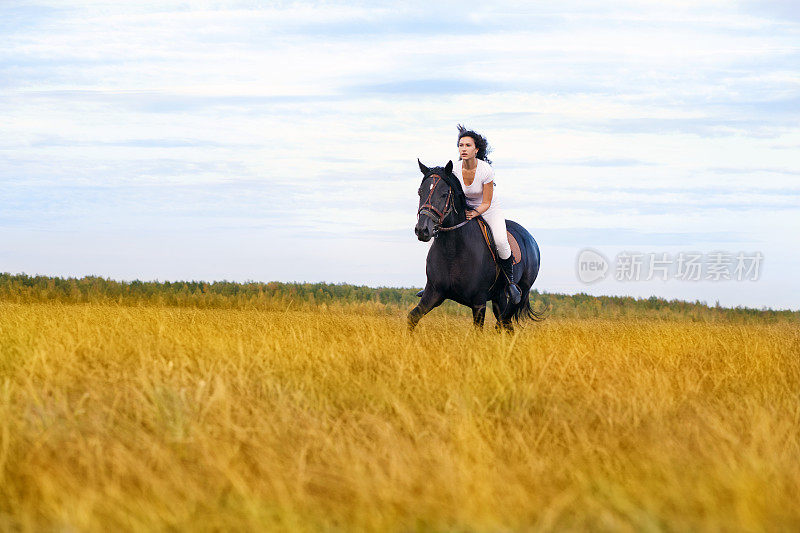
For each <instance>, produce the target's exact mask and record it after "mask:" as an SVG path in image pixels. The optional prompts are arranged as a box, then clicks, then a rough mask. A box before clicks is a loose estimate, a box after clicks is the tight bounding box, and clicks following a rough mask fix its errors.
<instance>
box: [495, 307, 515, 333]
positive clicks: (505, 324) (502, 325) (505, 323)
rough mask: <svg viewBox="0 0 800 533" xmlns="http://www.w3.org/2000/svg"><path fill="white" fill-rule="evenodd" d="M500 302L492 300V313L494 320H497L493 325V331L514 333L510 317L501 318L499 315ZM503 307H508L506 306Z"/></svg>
mask: <svg viewBox="0 0 800 533" xmlns="http://www.w3.org/2000/svg"><path fill="white" fill-rule="evenodd" d="M500 307H501V302H500V301H498V300H492V313H494V318H495V320H497V323H496V324H495V325H494V329H496V330H497V331H498V332H500V331H503V330H504V329H505V330H506V331H514V324H513V323H512V322H511V317H510V316H507V317H506V316H503V315H502V314H501V313H500ZM505 307H508V305H506V306H505Z"/></svg>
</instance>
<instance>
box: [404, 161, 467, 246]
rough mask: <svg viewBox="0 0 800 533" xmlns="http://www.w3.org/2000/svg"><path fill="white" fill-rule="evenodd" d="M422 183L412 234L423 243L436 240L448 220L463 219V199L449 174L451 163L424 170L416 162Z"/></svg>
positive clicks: (464, 202) (453, 176) (450, 173)
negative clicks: (432, 239) (434, 238)
mask: <svg viewBox="0 0 800 533" xmlns="http://www.w3.org/2000/svg"><path fill="white" fill-rule="evenodd" d="M417 163H419V169H420V170H421V171H422V174H423V176H424V177H423V178H422V183H421V184H420V186H419V208H418V209H417V225H416V226H415V227H414V233H416V234H417V238H418V239H419V240H421V241H423V242H428V241H429V240H431V238H432V237H436V234H437V233H438V232H439V228H441V227H442V225H443V224H444V221H445V219H447V218H448V217H456V218H457V219H458V218H461V219H463V218H464V212H465V208H466V197H465V196H464V191H463V190H462V189H461V184H460V183H459V182H458V178H456V176H455V175H454V174H453V162H452V161H449V162H448V163H447V165H445V166H444V168H442V167H433V168H428V167H426V166H425V165H423V164H422V163H421V162H420V161H419V159H417Z"/></svg>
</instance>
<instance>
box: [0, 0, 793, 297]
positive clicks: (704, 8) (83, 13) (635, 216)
mask: <svg viewBox="0 0 800 533" xmlns="http://www.w3.org/2000/svg"><path fill="white" fill-rule="evenodd" d="M128 4H130V5H126V4H124V3H118V2H80V3H71V2H34V3H11V2H3V3H0V36H2V41H3V47H1V48H0V117H2V120H0V184H1V185H2V186H0V271H8V272H26V273H29V274H37V273H39V274H47V275H61V276H83V275H89V274H94V275H101V276H105V277H112V278H115V279H136V278H139V279H159V280H178V279H206V280H212V279H228V280H239V281H244V280H248V279H252V280H259V281H269V280H280V281H328V282H350V283H357V284H369V285H390V286H421V285H423V284H424V261H425V254H426V253H427V249H428V245H427V244H423V243H420V242H418V241H417V240H416V238H415V237H414V234H413V225H414V223H415V213H416V202H417V198H416V190H417V186H418V182H419V178H420V175H419V170H418V169H417V165H416V158H417V157H419V158H420V159H421V160H422V161H423V162H425V163H426V164H428V165H436V164H444V163H446V162H447V161H448V160H449V159H455V158H457V157H458V156H457V153H456V150H455V144H456V132H457V130H456V124H457V123H459V122H461V123H465V124H467V125H468V126H470V127H472V128H474V129H476V130H478V131H481V132H483V133H484V134H485V135H486V136H487V137H488V138H489V141H490V143H491V144H492V146H493V147H494V151H493V153H492V154H491V158H492V160H493V161H494V164H493V166H494V169H495V174H496V184H497V189H496V194H497V195H498V198H499V199H501V200H502V203H503V205H504V207H505V209H506V212H507V215H506V216H507V218H509V219H512V220H516V221H518V222H520V223H522V224H523V225H524V226H526V227H527V228H528V229H529V231H530V232H531V233H532V234H533V235H534V237H535V238H536V239H537V241H538V242H539V245H540V248H541V250H542V261H543V264H542V270H541V273H540V279H539V280H538V281H537V284H536V286H537V287H538V288H539V289H540V290H543V291H555V292H567V293H575V292H581V291H583V292H589V293H592V294H628V295H633V296H649V295H652V294H656V295H659V296H664V297H667V298H682V299H688V300H695V299H700V300H705V301H707V302H709V303H714V302H715V301H717V300H718V301H719V302H720V303H721V304H723V305H747V306H753V307H763V306H770V307H773V308H793V309H798V308H800V303H798V298H797V295H798V294H800V282H798V281H797V276H796V273H795V270H796V268H795V267H796V265H798V264H800V251H799V250H798V246H797V242H798V237H797V235H798V233H800V208H798V205H800V202H798V200H799V199H800V126H798V124H800V70H798V68H797V67H798V65H800V15H798V11H797V9H794V8H793V6H792V2H718V1H713V2H712V1H702V0H701V1H692V2H688V1H687V2H681V1H675V2H655V1H645V2H642V1H638V2H602V3H600V2H564V3H551V2H548V3H529V2H495V3H492V5H486V4H483V3H480V4H479V3H464V2H458V3H456V2H442V3H435V5H433V4H432V3H430V2H428V3H422V2H407V3H403V4H401V5H398V4H396V3H390V2H384V3H376V2H347V3H327V2H326V3H318V4H315V3H311V2H308V3H288V2H274V3H260V2H196V3H189V4H187V3H185V2H163V1H160V2H136V3H128ZM189 6H191V7H189ZM584 248H594V249H596V250H598V251H601V252H602V253H603V254H604V255H606V256H607V257H608V258H610V259H612V258H614V257H615V256H616V254H618V253H620V252H622V251H626V250H627V251H631V250H633V251H639V252H642V253H659V254H660V253H664V252H666V253H670V254H677V253H678V252H680V251H699V252H702V253H711V252H713V251H718V250H723V251H728V252H730V253H734V254H735V253H738V252H740V251H743V252H747V253H753V252H756V251H760V252H761V253H762V254H763V256H764V260H763V263H762V265H761V275H760V277H759V279H758V280H754V281H727V282H711V281H698V282H688V281H681V280H675V279H670V280H668V281H660V280H659V281H649V282H648V281H639V282H631V281H628V282H621V281H616V280H614V279H606V280H603V281H600V282H597V283H594V284H591V285H586V284H584V283H582V282H580V281H579V280H578V277H577V275H576V267H575V262H576V258H577V255H578V253H579V251H580V250H582V249H584Z"/></svg>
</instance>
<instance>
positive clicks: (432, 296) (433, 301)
mask: <svg viewBox="0 0 800 533" xmlns="http://www.w3.org/2000/svg"><path fill="white" fill-rule="evenodd" d="M443 301H444V298H443V297H442V295H441V294H439V293H438V292H436V291H434V290H433V289H431V290H426V291H425V292H424V293H423V295H422V298H421V299H420V301H419V303H418V304H417V306H416V307H415V308H414V309H412V310H411V311H409V312H408V329H409V330H411V331H413V330H414V328H415V327H416V326H417V323H418V322H419V321H420V319H421V318H422V317H423V316H425V315H426V314H428V313H429V312H430V311H431V309H433V308H434V307H438V306H439V305H440V304H441V303H442V302H443Z"/></svg>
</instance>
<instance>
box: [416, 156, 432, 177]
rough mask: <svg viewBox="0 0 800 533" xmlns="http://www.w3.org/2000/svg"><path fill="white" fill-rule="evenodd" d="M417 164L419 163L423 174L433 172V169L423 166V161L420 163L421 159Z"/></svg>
mask: <svg viewBox="0 0 800 533" xmlns="http://www.w3.org/2000/svg"><path fill="white" fill-rule="evenodd" d="M417 163H419V169H420V170H421V171H422V173H423V174H427V173H428V172H430V171H431V169H429V168H428V167H426V166H425V165H423V164H422V161H420V160H419V158H417Z"/></svg>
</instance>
